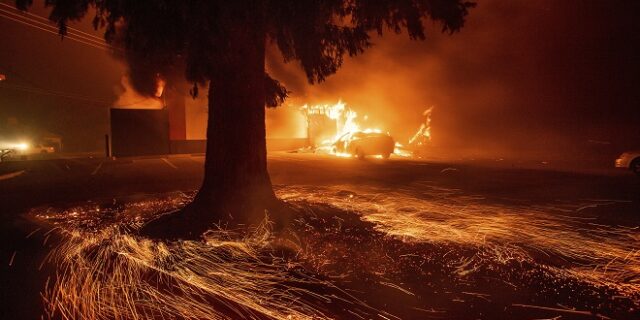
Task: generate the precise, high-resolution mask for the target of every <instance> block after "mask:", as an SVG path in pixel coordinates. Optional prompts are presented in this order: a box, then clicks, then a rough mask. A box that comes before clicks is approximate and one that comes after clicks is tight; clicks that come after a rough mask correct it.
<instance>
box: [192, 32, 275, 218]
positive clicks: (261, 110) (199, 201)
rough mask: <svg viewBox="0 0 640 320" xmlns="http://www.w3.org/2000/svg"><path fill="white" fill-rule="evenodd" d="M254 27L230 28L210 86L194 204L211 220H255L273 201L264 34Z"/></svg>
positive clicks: (262, 215) (261, 216) (260, 216)
mask: <svg viewBox="0 0 640 320" xmlns="http://www.w3.org/2000/svg"><path fill="white" fill-rule="evenodd" d="M256 24H257V23H256V22H255V21H254V24H253V25H251V24H245V25H241V26H237V27H236V28H233V30H232V32H230V37H229V41H228V47H227V48H226V49H227V50H228V51H227V54H228V56H226V57H225V59H224V61H225V63H224V65H223V66H221V67H220V68H219V69H218V70H217V72H215V73H214V75H213V76H212V80H211V85H210V86H209V119H208V124H207V153H206V157H205V170H204V172H205V175H204V181H203V183H202V187H201V188H200V191H199V192H198V194H197V196H196V198H195V199H194V203H193V206H197V207H199V208H201V209H205V210H202V211H206V210H207V209H208V210H210V211H211V212H209V213H207V215H211V217H213V218H214V219H215V218H218V219H222V220H240V221H243V220H244V221H243V222H259V221H260V220H259V219H261V218H263V217H264V214H265V209H268V208H269V207H270V206H272V205H273V204H274V203H275V201H276V198H275V195H274V193H273V189H272V187H271V180H270V178H269V173H268V172H267V150H266V140H265V137H266V133H265V86H264V83H265V82H264V81H265V76H264V75H265V70H264V60H265V34H264V28H260V26H256ZM203 218H204V217H203ZM256 220H257V221H256Z"/></svg>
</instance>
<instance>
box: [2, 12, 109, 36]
mask: <svg viewBox="0 0 640 320" xmlns="http://www.w3.org/2000/svg"><path fill="white" fill-rule="evenodd" d="M0 12H2V13H4V14H7V15H10V16H12V17H13V18H14V19H20V20H22V21H24V22H25V23H32V24H35V25H38V26H40V27H44V28H49V30H51V29H53V30H56V31H59V30H58V27H56V26H54V25H52V23H51V21H48V20H46V22H43V21H39V20H36V19H33V18H30V17H28V16H26V15H25V14H24V13H22V12H19V11H18V12H15V11H11V10H7V9H5V8H2V7H0ZM56 33H58V32H56ZM58 34H59V33H58ZM67 36H75V37H78V38H81V39H83V40H86V41H89V42H94V43H96V44H97V45H106V44H105V41H104V40H103V39H100V38H98V37H95V36H88V34H83V33H79V32H78V31H74V30H70V31H68V32H67Z"/></svg>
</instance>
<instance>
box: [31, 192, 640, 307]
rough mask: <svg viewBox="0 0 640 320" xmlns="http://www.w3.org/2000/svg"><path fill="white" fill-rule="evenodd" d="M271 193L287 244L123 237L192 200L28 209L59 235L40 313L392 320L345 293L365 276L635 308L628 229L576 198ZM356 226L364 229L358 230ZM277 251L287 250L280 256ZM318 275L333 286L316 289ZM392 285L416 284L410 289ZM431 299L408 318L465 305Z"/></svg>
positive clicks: (638, 302) (639, 256) (458, 293)
mask: <svg viewBox="0 0 640 320" xmlns="http://www.w3.org/2000/svg"><path fill="white" fill-rule="evenodd" d="M416 190H419V191H416ZM276 192H277V193H278V196H279V197H280V198H282V199H284V200H285V201H287V202H289V203H290V205H292V206H293V207H296V208H299V209H300V212H307V214H306V215H304V214H301V216H300V217H299V218H297V219H295V223H294V224H293V230H292V231H293V232H294V233H295V236H294V237H293V239H296V240H295V241H293V242H292V241H291V240H285V239H281V238H274V235H273V234H272V233H271V231H270V227H269V224H268V223H266V222H265V223H263V224H262V225H260V226H259V227H258V228H256V229H255V230H253V231H252V232H250V233H248V234H244V235H243V234H240V233H236V232H232V231H225V230H214V231H210V232H209V233H207V234H206V235H205V237H204V241H176V242H153V241H150V240H148V239H144V238H141V237H138V236H135V235H131V234H128V233H127V232H126V230H128V229H130V228H135V227H136V226H137V225H139V224H140V223H141V221H144V220H146V219H148V218H150V217H152V216H154V215H155V214H157V212H165V211H168V210H171V209H174V208H177V207H180V206H182V205H184V203H186V202H188V201H189V200H190V199H191V198H192V197H193V194H182V193H178V194H169V195H164V196H159V197H155V198H153V197H151V196H147V198H146V200H145V201H130V202H124V203H117V202H114V203H110V204H107V205H104V204H102V205H98V204H96V203H89V204H87V205H83V206H78V207H73V208H69V209H66V210H56V209H52V208H41V209H38V210H35V211H33V212H32V214H33V215H35V216H36V217H38V218H40V219H44V220H46V221H48V222H51V223H53V224H54V225H55V226H57V228H58V230H61V231H62V233H63V234H65V235H66V236H67V237H68V239H67V240H66V241H64V242H63V243H62V245H61V246H60V247H59V248H58V249H57V250H55V251H54V252H52V253H51V254H50V257H51V259H53V260H54V261H55V262H56V266H57V268H58V277H57V278H56V279H55V281H54V282H53V283H52V284H51V286H50V287H48V288H47V290H46V293H45V302H46V304H47V309H48V310H49V316H50V317H51V318H66V319H69V318H71V319H73V318H83V319H84V318H86V319H156V318H186V319H228V318H260V319H261V318H275V319H314V318H333V317H336V316H337V315H336V312H338V313H339V312H345V314H346V318H349V317H351V316H353V317H355V318H360V317H362V318H372V317H378V316H380V315H382V316H381V317H379V318H388V319H392V318H396V317H394V316H393V315H391V314H389V313H385V312H384V311H382V310H377V309H376V308H375V305H373V306H370V305H368V304H365V303H363V302H362V301H363V300H362V298H356V297H354V296H353V295H351V294H350V293H346V290H347V288H348V286H352V287H353V284H354V283H355V284H358V283H359V282H361V281H365V280H364V279H369V280H367V281H371V279H375V280H374V284H375V285H377V286H379V287H380V286H382V287H387V288H390V289H391V290H394V291H395V292H397V293H398V294H402V295H406V296H414V295H416V296H417V295H425V294H435V295H436V296H438V297H441V298H442V297H446V298H445V300H447V299H448V300H447V301H458V303H459V302H464V301H468V300H469V299H476V300H475V302H474V303H479V302H478V301H489V300H491V299H493V296H492V295H493V294H497V293H496V292H484V291H478V290H482V284H481V283H483V282H480V283H478V284H477V285H478V286H479V287H473V286H474V283H476V282H477V281H484V280H482V279H486V278H487V277H488V278H495V279H499V280H500V281H503V282H504V285H505V286H507V288H512V289H511V290H515V289H514V288H516V289H517V288H523V290H524V291H525V292H529V291H531V290H533V291H534V292H536V291H540V292H541V294H543V295H550V294H555V295H556V298H557V299H559V301H558V303H562V304H564V305H568V307H578V308H579V309H580V308H581V309H584V305H594V306H595V305H601V304H602V303H605V304H607V305H608V306H610V307H607V308H609V309H607V310H609V312H614V311H616V310H618V311H619V310H622V312H623V313H621V314H622V315H625V314H628V313H624V312H633V310H637V308H638V307H639V306H640V296H639V295H638V293H639V292H640V281H639V279H640V268H639V267H638V266H640V247H638V243H640V233H639V232H638V229H637V227H635V228H632V227H612V226H603V225H595V224H593V223H592V221H590V220H588V219H584V218H577V217H571V216H569V215H570V214H571V213H572V212H576V211H579V209H580V208H582V207H584V206H585V205H587V204H585V203H576V204H563V205H548V206H544V207H543V206H538V207H527V206H507V205H497V204H491V203H487V201H485V199H483V198H481V197H476V196H469V195H464V194H462V193H460V192H459V191H457V190H450V189H443V188H439V187H437V186H434V185H431V184H428V183H421V184H419V185H410V186H406V189H404V188H396V189H394V190H389V189H379V188H370V187H368V188H365V187H361V186H357V187H356V186H350V185H344V186H334V187H325V188H321V187H320V188H319V187H317V186H309V187H305V186H298V187H292V186H289V187H286V188H278V189H277V190H276ZM416 192H418V193H416ZM312 203H315V206H316V207H318V208H322V207H324V208H327V207H328V206H327V203H331V205H332V206H335V207H337V208H340V209H342V210H344V211H341V212H345V214H346V215H343V216H331V215H329V216H323V215H322V214H321V212H317V211H314V210H315V209H312V208H314V206H310V205H309V204H312ZM607 204H608V203H607V202H597V203H595V204H594V203H589V204H588V205H607ZM328 208H332V207H328ZM349 213H357V215H355V214H349ZM360 219H362V220H364V221H369V222H371V223H373V225H372V226H373V228H374V229H367V227H366V226H362V225H359V224H358V222H357V221H360ZM354 221H356V222H354ZM376 233H379V234H380V235H381V236H378V235H376ZM281 243H289V246H288V247H295V248H296V249H286V250H284V251H282V248H283V247H282V246H281V245H279V244H281ZM278 248H280V249H278ZM286 252H289V254H285V253H286ZM305 270H313V272H314V274H319V275H320V276H311V275H310V273H309V271H305ZM434 272H439V273H440V275H439V276H436V275H434ZM405 273H408V274H407V275H403V274H405ZM322 275H326V277H328V278H329V279H333V280H331V281H328V280H320V279H322ZM402 277H409V278H411V279H414V280H413V281H417V282H416V284H414V285H413V286H412V285H411V283H405V281H403V280H401V279H403V278H402ZM416 277H418V278H416ZM340 279H345V281H344V282H340ZM399 279H400V280H399ZM479 279H480V280H479ZM442 281H445V282H442ZM365 282H366V281H365ZM345 285H346V286H347V287H345ZM356 288H360V290H364V291H362V293H364V292H367V291H366V290H367V289H362V288H361V287H357V286H356ZM474 288H475V289H474ZM531 288H535V289H531ZM558 288H563V289H561V290H564V291H567V292H569V293H568V295H567V296H562V295H560V294H559V293H558V292H559V291H558V290H559V289H558ZM443 289H444V290H446V291H447V292H445V293H442V292H441V291H442V290H443ZM471 289H474V290H475V291H473V290H471ZM429 290H433V291H431V293H429V292H430V291H429ZM501 290H503V291H504V292H505V293H504V294H505V295H507V296H508V295H509V294H510V293H509V292H510V291H508V290H507V289H501ZM349 292H360V291H357V290H350V291H349ZM501 292H502V291H501ZM497 299H498V298H497ZM562 299H564V300H562ZM498 300H499V299H498ZM516 302H523V301H516ZM524 302H529V301H524ZM428 303H435V304H432V305H430V306H424V305H421V309H420V308H418V309H420V310H429V309H430V310H434V312H437V313H438V315H441V316H444V315H447V316H446V317H449V318H459V317H460V314H458V313H456V312H459V311H460V310H463V309H464V308H462V309H461V308H453V309H451V306H450V305H447V304H440V305H438V304H437V302H428ZM523 305H524V304H523ZM581 306H582V307H581ZM423 307H426V309H425V308H423ZM418 309H416V310H418ZM340 310H342V311H340ZM611 310H613V311H611ZM629 310H631V311H629ZM420 312H422V311H420ZM580 312H586V313H587V314H588V312H587V311H580ZM456 315H458V316H456ZM463 315H464V314H463ZM415 317H416V316H408V317H407V318H415Z"/></svg>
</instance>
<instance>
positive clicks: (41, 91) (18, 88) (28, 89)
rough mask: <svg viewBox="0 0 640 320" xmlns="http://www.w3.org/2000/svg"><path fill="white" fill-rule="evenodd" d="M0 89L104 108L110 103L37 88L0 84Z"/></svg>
mask: <svg viewBox="0 0 640 320" xmlns="http://www.w3.org/2000/svg"><path fill="white" fill-rule="evenodd" d="M0 88H5V89H9V90H16V91H24V92H29V93H35V94H41V95H49V96H56V97H60V98H67V99H74V100H82V101H88V102H93V103H94V104H98V105H105V106H109V105H111V103H110V102H108V101H106V100H99V99H96V98H92V97H87V96H82V95H78V94H73V93H67V92H62V91H54V90H46V89H38V88H32V87H25V86H18V85H10V84H0Z"/></svg>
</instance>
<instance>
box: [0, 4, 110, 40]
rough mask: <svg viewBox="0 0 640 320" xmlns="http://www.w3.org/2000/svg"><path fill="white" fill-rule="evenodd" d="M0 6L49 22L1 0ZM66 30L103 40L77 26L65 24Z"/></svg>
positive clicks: (49, 21)
mask: <svg viewBox="0 0 640 320" xmlns="http://www.w3.org/2000/svg"><path fill="white" fill-rule="evenodd" d="M0 6H4V7H5V8H7V9H10V10H13V11H15V12H18V13H20V14H21V15H27V16H31V17H33V18H36V19H39V20H42V21H44V22H46V23H48V24H50V23H51V20H49V19H47V18H45V17H42V16H40V15H37V14H34V13H31V12H23V11H20V10H18V9H16V8H15V7H13V6H11V5H9V4H6V3H2V2H0ZM67 30H69V31H74V32H77V33H80V34H83V35H85V36H87V37H90V38H94V39H96V40H98V41H103V42H104V39H102V38H101V37H98V36H96V35H93V34H91V33H88V32H85V31H82V30H80V29H77V28H74V27H70V26H67Z"/></svg>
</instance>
